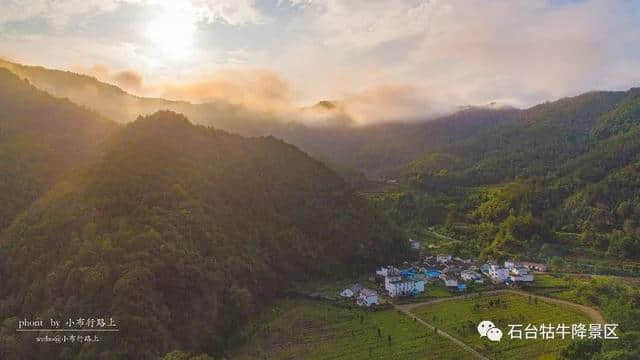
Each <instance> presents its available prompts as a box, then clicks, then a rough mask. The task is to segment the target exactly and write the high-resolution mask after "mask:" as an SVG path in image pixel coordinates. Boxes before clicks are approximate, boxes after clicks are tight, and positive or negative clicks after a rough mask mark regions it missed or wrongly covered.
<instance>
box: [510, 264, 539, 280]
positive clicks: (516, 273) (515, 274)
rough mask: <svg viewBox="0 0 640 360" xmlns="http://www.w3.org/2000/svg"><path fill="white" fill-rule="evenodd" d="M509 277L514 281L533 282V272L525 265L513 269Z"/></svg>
mask: <svg viewBox="0 0 640 360" xmlns="http://www.w3.org/2000/svg"><path fill="white" fill-rule="evenodd" d="M509 278H510V279H511V281H513V282H525V283H530V282H533V274H532V273H531V272H530V271H529V269H527V268H524V267H517V268H514V269H511V276H510V277H509Z"/></svg>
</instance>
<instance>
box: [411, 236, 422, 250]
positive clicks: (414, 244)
mask: <svg viewBox="0 0 640 360" xmlns="http://www.w3.org/2000/svg"><path fill="white" fill-rule="evenodd" d="M409 245H410V246H411V249H413V250H420V243H419V242H417V241H415V240H413V239H409Z"/></svg>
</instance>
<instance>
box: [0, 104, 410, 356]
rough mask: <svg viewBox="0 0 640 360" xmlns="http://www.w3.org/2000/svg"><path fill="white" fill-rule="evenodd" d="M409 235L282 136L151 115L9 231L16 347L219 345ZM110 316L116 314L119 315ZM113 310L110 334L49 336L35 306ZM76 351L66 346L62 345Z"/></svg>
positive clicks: (13, 352) (43, 350)
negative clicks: (37, 340)
mask: <svg viewBox="0 0 640 360" xmlns="http://www.w3.org/2000/svg"><path fill="white" fill-rule="evenodd" d="M402 244H405V242H404V241H401V239H400V238H399V234H398V233H397V232H395V231H394V230H392V229H391V227H390V226H388V223H387V222H386V221H385V220H384V219H383V218H381V217H379V216H377V215H376V213H375V212H374V211H372V209H371V208H370V207H369V205H368V204H367V203H366V201H365V200H364V199H362V198H360V197H358V196H356V195H354V193H353V192H352V190H351V189H350V187H349V186H348V185H347V184H346V183H345V182H344V181H343V180H342V179H340V178H339V177H338V176H337V175H336V174H335V173H334V172H333V171H331V170H329V169H328V168H326V167H325V166H324V165H323V164H322V163H320V162H318V161H316V160H314V159H312V158H310V157H309V156H307V155H306V154H304V153H302V152H300V151H299V150H297V149H296V148H295V147H294V146H292V145H288V144H286V143H284V142H282V141H280V140H277V139H275V138H272V137H266V138H252V139H247V138H243V137H240V136H237V135H230V134H228V133H225V132H222V131H219V130H214V129H211V128H205V127H201V126H194V125H192V124H191V123H189V121H188V120H187V119H186V118H185V117H183V116H181V115H178V114H176V113H172V112H159V113H156V114H154V115H151V116H148V117H140V118H139V119H138V120H136V121H135V122H133V123H131V124H128V125H126V126H125V127H124V128H123V129H121V130H119V131H118V132H117V133H116V134H114V135H113V136H111V137H110V138H109V140H108V143H107V144H106V145H105V149H104V154H103V155H102V156H101V157H100V158H99V159H98V160H97V161H96V162H95V163H93V164H92V165H91V166H89V167H88V168H87V169H86V170H84V171H79V172H77V173H75V174H73V175H72V176H70V177H68V178H66V179H65V180H64V181H62V182H59V183H58V184H57V185H56V186H55V187H54V188H53V189H52V190H51V191H49V192H48V193H47V194H46V196H43V197H41V198H40V199H39V200H38V201H37V202H36V203H35V204H34V205H32V206H31V207H30V208H29V209H28V211H27V212H26V213H24V214H23V215H21V216H20V217H19V218H18V219H17V220H16V221H15V222H14V223H13V224H12V225H11V226H10V227H9V228H8V230H6V231H5V232H4V234H3V235H2V238H1V239H0V264H1V266H0V278H1V279H2V286H1V287H0V299H2V301H0V313H2V314H14V315H15V316H14V317H12V318H9V319H7V320H5V321H4V322H3V324H2V330H1V332H0V334H1V336H0V349H2V350H0V357H2V358H3V359H4V358H8V359H11V358H12V357H11V356H13V358H19V359H26V358H43V357H44V356H45V354H48V355H47V356H52V357H53V358H58V357H60V358H64V357H68V356H70V355H72V354H73V355H78V356H79V357H78V358H86V359H95V358H100V357H106V358H122V357H125V354H127V356H128V357H130V358H136V359H152V358H153V359H155V358H157V357H158V356H160V355H162V354H164V353H166V352H168V351H170V350H175V349H184V350H189V351H194V352H196V353H201V352H203V353H209V354H218V353H219V352H220V351H223V350H224V349H225V346H226V341H227V337H228V336H229V335H230V334H231V333H232V331H233V329H235V328H236V327H237V326H238V325H240V324H242V322H243V321H244V320H245V319H246V318H247V317H248V316H250V315H251V314H252V313H254V312H255V311H257V310H258V309H259V308H260V306H261V305H262V304H263V303H265V302H268V301H269V300H270V299H272V298H274V297H276V296H278V295H280V294H282V292H284V291H286V290H287V288H288V285H290V284H291V283H292V282H294V281H297V280H306V279H311V278H314V277H318V276H331V275H335V274H337V273H341V272H345V271H351V270H357V269H363V268H368V267H369V266H371V265H373V264H376V263H382V262H386V261H389V260H391V257H392V256H394V255H395V254H398V252H401V251H403V245H402ZM105 313H106V314H105ZM91 314H103V315H105V316H113V317H114V318H116V319H118V322H119V325H120V329H121V332H120V333H119V334H117V335H116V336H105V337H104V340H103V341H102V342H101V343H99V344H87V345H85V346H77V347H60V346H58V345H52V346H46V345H44V346H38V347H37V348H34V347H33V345H32V343H33V341H34V340H33V339H32V338H31V337H29V336H22V335H23V334H16V332H15V328H16V321H17V319H18V318H19V317H21V316H32V315H38V316H42V317H43V318H45V317H47V316H49V315H55V316H58V317H61V318H67V317H78V316H82V315H83V316H86V317H88V316H90V315H91ZM62 349H64V350H62Z"/></svg>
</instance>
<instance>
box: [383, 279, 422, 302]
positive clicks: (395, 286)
mask: <svg viewBox="0 0 640 360" xmlns="http://www.w3.org/2000/svg"><path fill="white" fill-rule="evenodd" d="M385 289H386V290H387V291H388V292H389V296H391V297H396V296H403V295H411V294H415V293H421V292H424V280H422V279H411V278H408V277H404V276H387V277H386V278H385Z"/></svg>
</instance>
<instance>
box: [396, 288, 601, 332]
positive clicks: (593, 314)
mask: <svg viewBox="0 0 640 360" xmlns="http://www.w3.org/2000/svg"><path fill="white" fill-rule="evenodd" d="M500 293H511V294H517V295H522V296H531V297H532V298H538V299H540V300H542V301H545V302H548V303H554V304H562V305H566V306H569V307H573V308H575V309H578V310H580V311H582V312H583V313H585V314H586V315H587V316H589V318H590V319H591V320H593V321H595V322H596V323H599V324H604V323H605V321H604V317H603V316H602V314H601V313H600V311H598V310H597V309H595V308H592V307H589V306H586V305H580V304H576V303H573V302H571V301H566V300H561V299H555V298H550V297H547V296H542V295H535V294H532V293H528V292H526V291H520V290H491V291H485V292H482V293H479V294H483V295H495V294H500ZM468 296H469V295H461V296H452V297H446V298H440V299H434V300H429V301H425V302H421V303H415V304H405V305H396V308H398V309H400V310H403V311H411V310H413V309H415V308H417V307H420V306H423V305H430V304H436V303H439V302H443V301H450V300H459V299H464V298H465V297H468Z"/></svg>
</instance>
